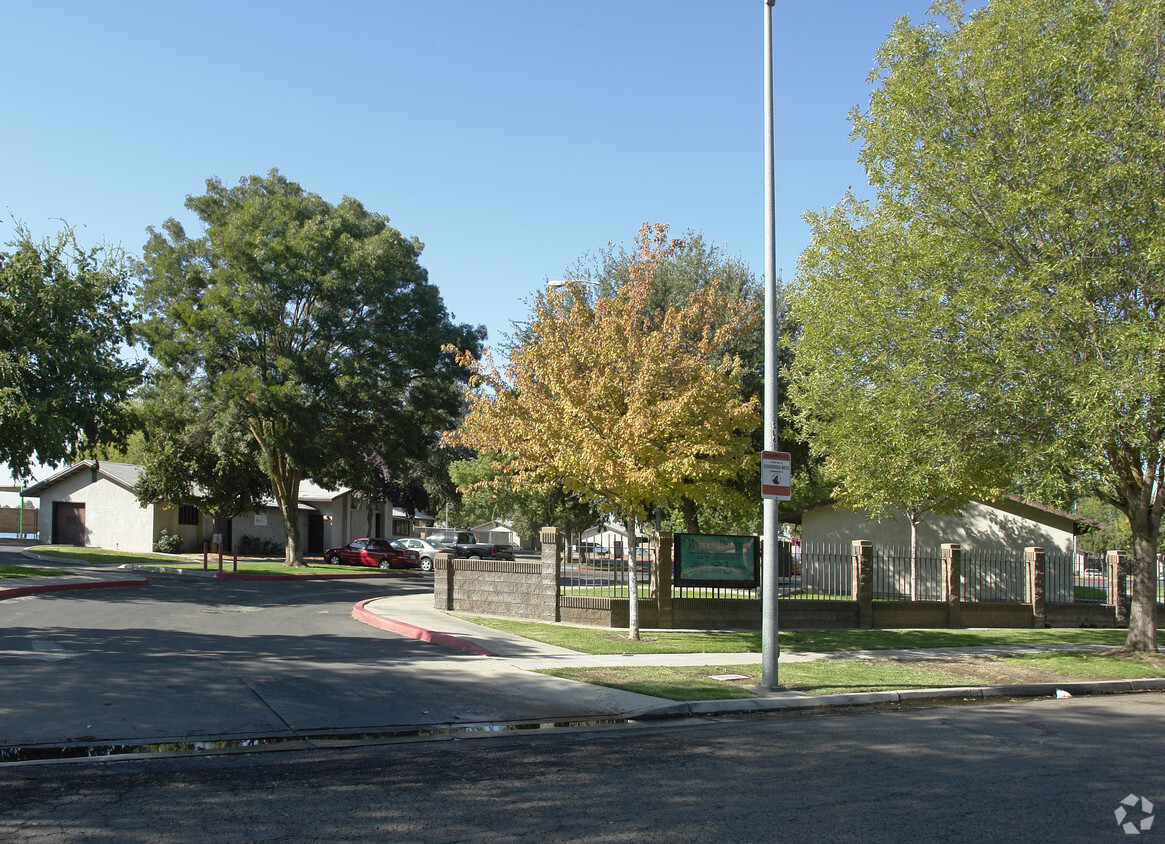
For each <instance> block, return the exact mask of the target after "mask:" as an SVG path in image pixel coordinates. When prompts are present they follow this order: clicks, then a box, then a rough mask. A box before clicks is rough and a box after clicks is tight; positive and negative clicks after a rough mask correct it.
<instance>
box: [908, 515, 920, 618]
mask: <svg viewBox="0 0 1165 844" xmlns="http://www.w3.org/2000/svg"><path fill="white" fill-rule="evenodd" d="M907 516H909V517H910V600H912V601H917V600H918V523H919V522H920V521H922V516H921V514H920V513H919V512H918V511H917V510H908V511H907Z"/></svg>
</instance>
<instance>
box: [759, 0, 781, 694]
mask: <svg viewBox="0 0 1165 844" xmlns="http://www.w3.org/2000/svg"><path fill="white" fill-rule="evenodd" d="M775 2H776V0H765V8H764V15H765V413H764V426H765V428H764V449H765V451H767V452H775V451H776V450H777V333H778V332H777V223H776V177H775V172H774V170H775V168H774V161H773V155H774V154H773V5H774V3H775ZM777 503H778V502H777V501H776V499H773V498H764V499H762V506H763V507H764V558H763V560H762V563H761V584H762V590H763V591H762V593H761V669H762V670H761V684H762V685H763V686H765V687H766V688H769V689H773V688H777V687H778V686H779V685H780V684H779V681H778V679H777V661H778V660H779V658H780V655H781V646H780V644H778V642H777V593H778V590H777V577H778V567H777V558H778V555H779V553H780V546H779V545H778V543H779V542H780V539H779V538H778V519H779V517H778V514H777Z"/></svg>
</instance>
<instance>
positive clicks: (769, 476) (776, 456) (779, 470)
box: [760, 451, 793, 501]
mask: <svg viewBox="0 0 1165 844" xmlns="http://www.w3.org/2000/svg"><path fill="white" fill-rule="evenodd" d="M792 478H793V460H792V458H791V457H790V456H789V452H787V451H762V452H761V453H760V494H761V498H775V499H776V500H777V501H788V500H789V499H790V498H792V497H793V489H792V483H793V482H792Z"/></svg>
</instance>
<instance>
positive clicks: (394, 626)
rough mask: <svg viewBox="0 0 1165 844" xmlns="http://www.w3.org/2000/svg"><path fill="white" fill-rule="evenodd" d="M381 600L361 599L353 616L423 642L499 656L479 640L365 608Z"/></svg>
mask: <svg viewBox="0 0 1165 844" xmlns="http://www.w3.org/2000/svg"><path fill="white" fill-rule="evenodd" d="M377 600H380V599H379V598H369V599H368V600H367V601H361V602H360V603H358V604H356V606H354V607H352V618H354V619H356V620H357V621H360V622H363V623H364V624H368V625H371V626H372V627H376V628H377V629H379V630H387V631H389V632H390V633H397V634H399V635H401V636H408V637H409V638H410V639H417V640H419V641H422V642H431V643H433V644H434V645H442V646H444V647H446V648H453V649H454V650H458V651H464V652H465V653H470V654H477V655H478V656H497V654H495V653H494V652H493V651H491V650H488V649H486V648H483V647H482V646H481V645H479V644H477V642H473V641H470V640H469V639H462V638H460V637H458V636H453V635H451V634H449V633H440V632H438V631H435V630H426V629H425V628H423V627H418V626H417V625H415V624H409V623H408V622H405V621H396V620H395V619H392V618H385V617H384V616H382V615H377V614H376V613H373V612H369V611H368V610H366V609H365V608H364V605H365V604H368V603H371V602H372V601H377Z"/></svg>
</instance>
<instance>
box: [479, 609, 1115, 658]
mask: <svg viewBox="0 0 1165 844" xmlns="http://www.w3.org/2000/svg"><path fill="white" fill-rule="evenodd" d="M463 617H464V618H465V619H466V620H467V621H472V622H474V623H476V624H480V625H482V626H483V627H490V628H493V629H495V630H502V631H505V632H507V633H513V634H515V635H518V636H523V637H525V638H527V639H533V640H535V641H537V642H545V643H546V644H549V645H557V646H558V647H562V648H570V649H571V650H576V651H580V652H582V653H588V654H624V653H760V651H761V634H760V632H759V631H713V632H692V631H684V630H642V631H640V635H641V637H642V638H641V639H640V640H639V641H636V640H633V639H628V638H627V635H626V633H625V632H624V631H621V630H609V629H604V628H596V627H573V626H571V625H567V624H542V623H539V622H536V621H515V620H512V619H504V618H482V617H477V616H463ZM1126 636H1127V634H1126V632H1125V631H1124V630H1096V629H1085V628H1055V629H1051V630H1034V629H1013V628H998V629H995V628H993V629H986V628H980V629H973V630H965V629H958V630H793V631H782V632H781V634H780V644H781V649H782V650H786V651H800V652H805V651H812V652H817V651H824V652H830V651H847V650H884V649H887V648H942V647H967V646H971V645H1028V644H1032V645H1035V644H1057V645H1113V646H1116V645H1120V644H1122V643H1123V642H1124V641H1125V638H1126Z"/></svg>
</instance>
